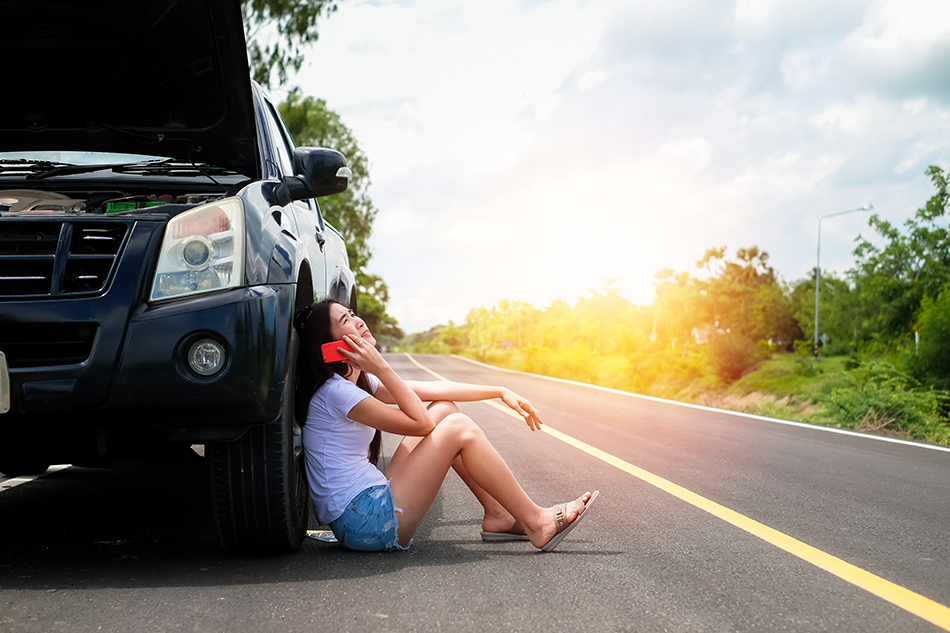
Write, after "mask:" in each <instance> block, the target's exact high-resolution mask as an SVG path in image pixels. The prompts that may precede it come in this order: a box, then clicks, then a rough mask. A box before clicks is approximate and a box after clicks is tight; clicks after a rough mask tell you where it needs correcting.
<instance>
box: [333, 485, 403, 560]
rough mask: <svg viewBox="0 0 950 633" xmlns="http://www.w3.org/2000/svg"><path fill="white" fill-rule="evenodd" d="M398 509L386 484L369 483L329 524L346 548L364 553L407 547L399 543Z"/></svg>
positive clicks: (390, 550)
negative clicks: (375, 484)
mask: <svg viewBox="0 0 950 633" xmlns="http://www.w3.org/2000/svg"><path fill="white" fill-rule="evenodd" d="M397 512H402V510H401V509H400V508H397V507H396V506H395V504H394V503H393V493H392V492H391V491H390V490H389V486H388V485H385V484H383V485H379V486H370V487H369V488H367V489H366V490H364V491H363V492H361V493H359V494H358V495H356V497H354V498H353V500H352V501H350V502H349V503H348V504H346V509H345V510H344V511H343V514H341V515H340V516H339V517H337V518H336V519H335V520H334V521H333V522H332V523H331V524H330V529H332V530H333V534H334V536H336V538H337V540H338V541H340V543H342V544H343V546H344V547H346V548H348V549H355V550H360V551H363V552H392V551H396V550H406V549H409V546H408V545H407V546H406V547H403V546H402V545H400V544H399V519H398V518H397V517H396V513H397ZM410 543H411V541H410Z"/></svg>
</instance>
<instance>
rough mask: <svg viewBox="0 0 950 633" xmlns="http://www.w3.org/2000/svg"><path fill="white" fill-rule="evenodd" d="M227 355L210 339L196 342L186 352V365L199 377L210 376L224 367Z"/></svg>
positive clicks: (218, 344)
mask: <svg viewBox="0 0 950 633" xmlns="http://www.w3.org/2000/svg"><path fill="white" fill-rule="evenodd" d="M225 360H227V353H226V352H225V351H224V348H223V347H222V346H221V344H220V343H218V342H217V341H215V340H214V339H210V338H203V339H201V340H200V341H197V342H196V343H195V344H194V345H192V346H191V349H190V350H188V365H189V366H190V367H191V369H192V371H194V372H195V373H196V374H198V375H199V376H212V375H214V374H216V373H218V372H219V371H221V368H222V367H224V362H225Z"/></svg>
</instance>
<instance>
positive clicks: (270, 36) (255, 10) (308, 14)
mask: <svg viewBox="0 0 950 633" xmlns="http://www.w3.org/2000/svg"><path fill="white" fill-rule="evenodd" d="M334 11H336V2H335V0H241V15H242V16H243V18H244V36H245V38H246V39H247V54H248V61H249V63H250V66H251V76H252V77H253V78H254V80H255V81H257V82H258V83H259V84H261V85H262V86H267V87H270V85H271V80H272V78H273V73H274V71H275V70H276V71H277V77H278V79H279V81H280V83H281V84H283V83H285V82H286V81H287V77H288V74H289V72H290V71H291V70H293V71H294V72H296V71H298V70H300V66H301V65H302V64H303V59H304V54H303V48H304V47H305V46H306V45H308V44H311V43H313V42H315V41H317V20H318V19H319V18H320V17H321V16H329V15H330V14H331V13H333V12H334ZM274 31H276V37H275V33H274Z"/></svg>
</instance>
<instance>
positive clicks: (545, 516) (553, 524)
mask: <svg viewBox="0 0 950 633" xmlns="http://www.w3.org/2000/svg"><path fill="white" fill-rule="evenodd" d="M592 496H593V495H591V493H589V492H585V493H584V494H583V495H581V496H580V497H578V498H577V499H576V500H575V501H573V502H571V501H568V502H567V503H565V504H558V505H556V506H552V507H550V508H544V509H543V510H542V512H541V516H540V519H539V521H538V522H535V523H533V524H532V525H531V526H530V527H529V528H526V530H525V531H526V532H527V533H528V537H529V538H530V540H531V544H532V545H534V546H535V547H537V548H539V549H540V548H542V547H544V546H545V545H547V544H548V543H549V542H551V539H553V538H554V537H555V536H557V535H558V533H559V531H558V527H557V520H556V518H555V516H556V513H557V512H558V510H559V509H560V508H561V506H564V517H563V525H564V526H565V527H566V526H568V525H570V524H572V523H574V521H576V520H577V518H578V517H579V516H580V514H581V512H584V511H586V508H587V504H588V503H590V500H591V498H592ZM563 529H564V528H562V529H561V530H560V531H563Z"/></svg>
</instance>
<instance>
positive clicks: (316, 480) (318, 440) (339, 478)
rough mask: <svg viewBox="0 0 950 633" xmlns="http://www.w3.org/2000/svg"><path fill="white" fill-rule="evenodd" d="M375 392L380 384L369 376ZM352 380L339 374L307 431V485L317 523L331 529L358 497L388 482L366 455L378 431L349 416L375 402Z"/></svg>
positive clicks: (313, 404) (315, 402)
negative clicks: (358, 407) (362, 404)
mask: <svg viewBox="0 0 950 633" xmlns="http://www.w3.org/2000/svg"><path fill="white" fill-rule="evenodd" d="M366 377H367V378H368V379H369V385H370V388H371V389H372V391H373V393H376V388H377V387H379V379H378V378H376V376H373V375H372V374H366ZM371 397H372V395H370V394H368V393H366V392H365V391H363V390H362V389H360V388H359V387H357V386H356V385H354V384H353V383H352V382H350V381H349V380H347V379H345V378H343V377H341V376H338V375H335V374H334V376H333V377H332V378H330V379H329V380H328V381H326V383H324V384H323V386H322V387H320V388H319V389H318V390H317V393H315V394H314V396H313V398H312V399H311V400H310V408H309V409H308V411H307V423H306V424H305V425H304V427H303V448H304V458H305V460H306V464H307V481H308V482H309V483H310V497H311V499H313V507H314V511H315V512H316V514H317V519H318V520H319V521H320V522H321V523H323V524H325V525H326V524H329V523H331V522H332V521H333V520H334V519H336V518H337V517H339V516H340V515H341V514H343V510H344V509H345V508H346V504H347V503H349V502H350V501H351V500H352V499H353V498H354V497H355V496H356V495H357V494H359V493H360V492H362V491H363V490H365V489H366V488H369V487H370V486H377V485H380V484H385V483H387V480H386V476H385V475H383V473H381V472H380V471H379V470H378V469H377V468H376V466H374V465H373V464H371V463H370V461H369V459H368V458H367V456H366V451H367V449H368V448H369V443H370V442H371V441H372V440H373V435H374V434H375V433H376V429H374V428H372V427H369V426H366V425H365V424H360V423H359V422H354V421H353V420H351V419H349V417H347V416H348V415H349V413H350V410H351V409H352V408H353V407H354V406H356V405H357V404H359V403H360V402H361V401H362V400H363V399H364V398H371Z"/></svg>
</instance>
